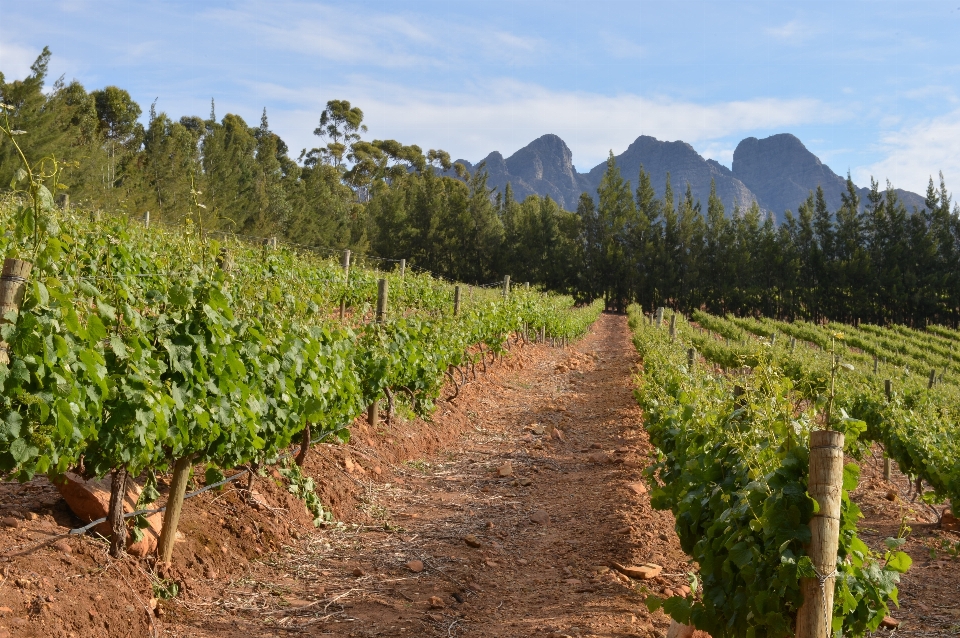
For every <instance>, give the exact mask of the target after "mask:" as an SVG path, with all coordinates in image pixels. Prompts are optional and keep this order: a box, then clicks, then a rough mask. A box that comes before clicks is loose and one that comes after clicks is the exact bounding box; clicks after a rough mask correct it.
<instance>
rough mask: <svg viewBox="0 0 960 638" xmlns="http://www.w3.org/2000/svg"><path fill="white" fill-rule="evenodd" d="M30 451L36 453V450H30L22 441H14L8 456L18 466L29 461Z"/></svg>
mask: <svg viewBox="0 0 960 638" xmlns="http://www.w3.org/2000/svg"><path fill="white" fill-rule="evenodd" d="M31 450H34V451H36V448H31V447H30V446H29V445H27V442H26V441H24V440H23V439H16V440H14V441H13V443H11V444H10V455H11V456H12V457H13V460H14V461H16V462H17V463H18V464H23V463H26V462H27V461H28V460H30V457H31V456H32V454H31V453H30V451H31Z"/></svg>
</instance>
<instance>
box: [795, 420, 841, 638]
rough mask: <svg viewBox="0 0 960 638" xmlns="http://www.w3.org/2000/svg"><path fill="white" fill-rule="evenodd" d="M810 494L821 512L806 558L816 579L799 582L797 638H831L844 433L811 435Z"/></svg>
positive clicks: (815, 519)
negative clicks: (808, 557) (808, 559)
mask: <svg viewBox="0 0 960 638" xmlns="http://www.w3.org/2000/svg"><path fill="white" fill-rule="evenodd" d="M807 493H808V494H810V497H811V498H813V499H815V500H816V501H817V503H818V504H819V506H820V511H819V512H817V513H816V514H814V515H813V518H812V519H810V545H809V547H808V548H807V554H808V555H809V556H810V560H812V561H813V566H814V568H816V570H817V574H818V577H817V578H803V579H801V580H800V590H801V592H802V593H803V605H802V606H801V607H800V611H799V612H798V613H797V632H796V635H797V638H829V637H830V636H831V635H832V633H833V631H832V629H831V621H832V618H833V588H834V582H835V580H836V569H837V546H838V545H839V544H840V498H841V495H842V493H843V433H842V432H836V431H833V430H817V431H815V432H811V433H810V475H809V477H808V480H807Z"/></svg>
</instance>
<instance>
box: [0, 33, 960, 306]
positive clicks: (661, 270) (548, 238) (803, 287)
mask: <svg viewBox="0 0 960 638" xmlns="http://www.w3.org/2000/svg"><path fill="white" fill-rule="evenodd" d="M50 55H51V54H50V51H49V49H46V48H45V49H44V51H43V53H42V54H41V55H40V56H39V57H38V58H37V60H36V62H34V64H33V65H32V67H31V72H30V74H29V75H28V76H27V77H26V78H25V79H23V80H15V81H11V82H7V81H6V79H5V78H4V76H3V74H2V73H0V97H2V100H3V103H4V104H6V105H8V106H9V110H7V111H6V112H7V115H8V117H9V118H10V121H11V124H12V125H13V126H14V128H16V129H19V130H22V131H24V133H23V134H22V135H21V136H20V137H19V138H18V142H20V144H21V146H22V147H23V148H24V150H25V152H26V155H27V157H29V158H33V159H39V158H42V157H47V156H55V157H56V158H57V159H58V160H59V161H60V162H61V163H62V165H63V166H64V173H63V176H62V181H63V182H64V183H65V184H66V185H67V186H68V188H67V190H66V192H67V193H68V194H69V196H70V198H71V202H73V203H74V204H82V205H84V206H87V207H91V208H101V209H104V210H110V211H113V212H119V213H121V214H128V215H130V216H136V217H140V216H142V215H143V213H144V212H146V211H150V214H151V221H152V222H153V221H154V220H156V221H159V222H161V223H183V222H184V221H186V220H188V219H189V220H191V221H193V220H199V221H200V223H202V224H203V226H204V228H205V229H216V230H222V231H227V232H234V233H238V234H243V235H248V236H252V237H278V238H280V239H281V240H286V241H290V242H294V243H297V244H301V245H307V246H320V247H326V248H329V249H334V250H339V249H343V248H350V249H351V250H353V251H355V252H364V253H369V254H371V255H374V256H379V257H384V258H390V259H400V258H404V259H406V260H407V263H408V264H410V265H411V266H414V267H419V268H423V269H426V270H430V271H432V272H434V273H437V274H440V275H443V276H446V277H449V278H453V279H457V280H459V281H464V282H468V283H488V282H492V281H495V280H498V279H500V278H502V277H503V276H504V275H506V274H509V275H511V277H512V278H513V280H514V281H518V282H522V281H529V282H531V284H534V285H540V286H543V287H545V288H548V289H551V290H557V291H561V292H566V293H570V294H574V295H575V296H577V297H578V298H580V299H582V300H584V301H586V300H591V299H595V298H598V297H602V298H604V299H605V300H606V303H607V306H608V307H609V308H611V309H615V310H623V309H624V308H625V307H626V306H627V305H628V304H629V303H632V302H637V303H640V304H641V305H642V306H643V307H644V308H646V309H648V310H649V309H651V308H653V307H657V306H669V307H672V308H674V309H677V310H681V311H690V310H692V309H695V308H702V309H705V310H708V311H710V312H714V313H727V312H731V313H734V314H739V315H744V314H763V315H767V316H772V317H778V318H783V319H794V318H803V319H811V320H815V321H818V320H822V319H825V318H829V319H834V320H839V321H848V322H857V321H861V320H862V321H870V322H874V323H887V322H899V323H908V324H912V325H917V324H923V323H924V322H929V321H935V322H940V323H947V324H951V325H956V324H957V322H958V321H960V221H958V219H960V213H958V210H957V207H956V206H953V207H951V198H950V195H949V193H948V191H947V189H946V186H945V184H944V182H943V177H942V175H941V178H940V184H939V187H938V186H936V185H935V184H934V182H933V180H932V179H931V181H930V185H929V187H928V189H927V195H926V202H925V207H924V208H923V209H922V210H917V209H914V210H910V211H908V210H907V209H906V207H905V206H904V204H903V203H902V202H901V201H900V200H899V198H898V197H897V195H896V193H895V192H894V190H893V188H892V187H890V185H889V184H888V185H887V188H885V189H881V188H880V186H879V185H878V184H877V183H876V182H875V181H873V180H871V187H872V188H871V192H870V194H869V195H868V197H867V200H866V201H860V198H859V196H858V194H857V192H856V189H855V188H854V185H853V183H852V181H851V180H850V178H849V176H848V178H847V192H846V193H845V194H844V196H843V199H842V205H841V207H840V208H839V209H838V210H836V211H830V210H828V208H827V205H826V202H825V200H824V197H823V193H822V191H820V190H818V191H817V192H815V193H810V196H809V198H808V199H807V200H806V201H805V202H804V203H803V204H802V205H801V206H800V207H799V208H798V210H797V211H796V212H793V211H787V212H786V213H785V221H783V222H782V223H779V224H778V223H776V222H775V219H774V217H773V216H772V215H771V214H769V212H767V211H762V210H760V208H759V207H758V206H757V205H756V204H755V203H754V204H753V205H752V206H750V207H744V208H737V209H735V210H733V211H727V210H725V209H724V206H723V203H722V202H721V201H720V199H719V198H718V197H717V196H716V193H715V192H712V193H711V195H710V197H709V198H708V201H707V202H706V206H705V207H704V206H702V204H701V202H700V201H698V200H696V199H695V198H694V197H693V195H692V193H691V190H690V187H689V185H686V189H685V192H683V194H680V195H677V194H675V193H674V190H673V187H672V184H671V183H670V178H669V175H668V176H667V184H666V192H665V195H664V197H663V198H658V197H656V194H655V191H654V188H653V185H652V183H651V181H650V177H649V175H648V174H647V173H646V172H645V171H644V170H643V168H642V167H641V170H640V173H639V175H638V176H637V181H636V184H637V187H636V189H634V188H633V187H632V186H631V183H630V181H628V180H627V179H625V178H624V177H623V176H622V175H621V173H620V171H619V168H618V167H617V165H616V162H615V161H614V159H613V155H612V153H611V156H610V158H609V159H608V162H607V168H606V171H605V174H604V177H603V180H602V182H601V184H600V186H599V188H598V189H597V192H596V193H584V194H583V195H582V196H581V198H580V200H579V202H578V206H577V210H576V211H565V210H563V209H562V208H561V207H560V206H559V205H558V204H557V203H556V202H555V201H553V200H552V199H550V198H549V197H538V196H535V195H532V196H529V197H527V198H525V199H524V200H523V201H517V200H515V199H514V197H513V194H512V192H511V189H510V187H509V185H508V186H507V187H506V188H505V189H504V190H503V192H495V191H494V189H491V188H490V187H489V186H488V184H487V174H486V172H485V170H484V169H483V167H482V165H481V166H480V167H479V168H478V169H477V170H475V171H474V172H473V173H472V174H471V173H469V172H468V171H467V170H466V169H465V167H464V166H462V165H460V164H453V163H451V161H450V156H449V154H448V153H446V152H444V151H443V150H438V149H431V150H428V151H426V152H424V151H423V149H421V148H420V147H419V146H417V145H406V144H402V143H400V142H398V141H395V140H379V139H369V137H368V136H366V135H365V134H366V133H367V132H368V130H367V127H366V126H365V124H364V122H363V119H364V118H363V112H362V110H361V109H360V108H358V107H356V106H354V105H351V104H350V103H349V102H347V101H343V100H331V101H330V102H328V103H327V104H326V106H325V108H324V109H323V110H322V112H321V113H320V115H319V121H318V126H317V127H316V129H315V130H314V133H315V135H316V136H317V137H318V138H319V142H318V146H317V147H315V148H312V149H309V150H308V149H304V150H303V151H302V152H301V153H299V155H298V156H297V157H296V159H294V158H292V157H291V155H290V149H289V148H288V146H287V145H286V144H285V143H284V141H283V140H282V139H281V138H280V137H279V136H278V135H277V134H276V133H274V132H273V131H272V130H271V129H270V125H269V120H268V118H267V112H266V110H264V112H263V116H262V117H261V120H260V123H259V125H257V126H251V125H249V124H248V123H247V122H245V121H244V120H243V118H241V117H240V116H238V115H235V114H227V115H225V116H223V117H222V118H220V119H218V118H217V115H216V109H215V103H214V102H213V101H211V108H210V113H209V115H208V116H207V117H206V118H203V117H200V116H196V115H193V116H183V117H180V118H179V119H178V120H174V119H173V118H171V117H170V116H168V115H167V114H166V113H163V112H157V110H156V108H155V106H154V105H151V106H150V108H149V110H148V113H147V117H146V118H145V119H146V123H145V124H143V123H141V116H142V114H143V111H142V109H141V107H140V105H138V104H137V103H136V102H135V101H134V100H133V99H132V98H131V96H130V94H129V93H128V92H127V91H125V90H123V89H121V88H119V87H115V86H108V87H106V88H104V89H98V90H93V91H87V90H86V89H85V88H84V87H83V86H82V85H81V84H80V83H79V82H76V81H73V82H69V83H67V82H65V81H64V80H63V78H60V79H58V80H56V81H55V82H53V83H52V85H50V87H49V90H45V86H46V83H47V73H48V65H49V60H50ZM18 168H19V158H18V157H17V156H16V155H15V153H14V150H13V148H12V145H11V144H9V143H4V144H0V184H2V185H4V186H6V185H8V184H9V185H10V187H11V188H12V189H13V190H16V188H17V183H16V175H17V169H18Z"/></svg>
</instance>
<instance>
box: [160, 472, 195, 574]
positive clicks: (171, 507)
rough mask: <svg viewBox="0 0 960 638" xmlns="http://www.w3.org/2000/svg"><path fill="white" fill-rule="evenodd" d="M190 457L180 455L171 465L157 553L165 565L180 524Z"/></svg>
mask: <svg viewBox="0 0 960 638" xmlns="http://www.w3.org/2000/svg"><path fill="white" fill-rule="evenodd" d="M191 461H192V457H190V456H182V457H180V458H179V459H177V462H176V464H175V465H174V466H173V480H172V481H171V482H170V495H169V496H168V497H167V511H166V512H164V514H163V529H162V530H160V543H159V546H158V547H157V554H158V555H159V556H160V562H162V563H165V564H167V565H169V564H170V559H171V558H173V544H174V543H175V542H176V540H177V526H178V525H179V524H180V512H181V511H183V495H184V494H186V493H187V480H188V479H189V478H190V469H191V468H190V462H191Z"/></svg>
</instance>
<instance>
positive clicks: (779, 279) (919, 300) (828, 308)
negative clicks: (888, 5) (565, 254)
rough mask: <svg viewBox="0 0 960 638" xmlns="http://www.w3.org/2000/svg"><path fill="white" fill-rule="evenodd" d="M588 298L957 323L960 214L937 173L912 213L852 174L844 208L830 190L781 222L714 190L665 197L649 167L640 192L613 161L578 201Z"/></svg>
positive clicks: (619, 303) (616, 303) (790, 315)
mask: <svg viewBox="0 0 960 638" xmlns="http://www.w3.org/2000/svg"><path fill="white" fill-rule="evenodd" d="M578 217H579V218H580V219H581V220H582V224H583V233H582V236H583V251H584V252H583V272H584V281H583V282H582V283H581V290H582V291H583V292H584V293H585V294H587V296H591V295H598V296H599V295H603V296H604V297H605V298H606V299H607V300H608V304H609V305H611V306H613V307H617V308H622V307H623V306H624V305H625V304H627V303H629V302H631V301H637V302H639V303H641V304H643V305H644V306H645V307H647V308H651V307H655V306H659V305H666V306H671V307H674V308H676V309H680V310H691V309H694V308H703V309H707V310H709V311H711V312H716V313H726V312H731V313H734V314H738V315H744V314H762V315H766V316H772V317H778V318H784V319H795V318H802V319H812V320H815V321H819V320H822V319H826V318H829V319H833V320H838V321H845V322H853V323H856V322H859V321H869V322H873V323H889V322H897V323H908V324H912V325H916V324H923V323H925V322H939V323H947V324H951V325H957V322H958V321H960V210H958V208H957V207H956V206H953V208H951V197H950V194H949V192H948V190H947V187H946V184H945V183H944V180H943V175H942V174H941V175H940V184H939V188H938V187H937V186H935V184H934V182H933V180H932V179H931V180H930V184H929V186H928V188H927V193H926V201H925V207H924V208H923V209H922V210H916V209H915V210H912V211H908V210H907V209H906V207H905V206H904V204H903V202H902V201H900V199H899V198H898V196H897V193H896V191H895V190H894V188H893V187H892V186H891V185H890V184H889V183H888V184H887V187H886V189H881V188H880V187H879V184H878V183H877V182H876V181H875V180H871V190H870V193H869V194H868V197H867V201H863V202H862V201H860V197H859V195H858V193H857V189H856V187H855V186H854V184H853V182H852V181H851V179H850V177H849V176H848V177H847V189H846V192H845V193H844V194H843V196H842V204H841V207H840V208H839V210H836V211H830V210H828V208H827V205H826V201H825V198H824V194H823V191H822V190H821V189H819V188H818V189H817V192H816V193H810V195H809V197H808V198H807V200H806V201H805V202H803V203H802V204H801V205H800V206H799V208H798V210H797V211H796V214H794V212H793V211H786V213H785V221H784V222H783V223H782V224H779V225H777V224H775V222H774V218H773V216H772V215H770V214H767V213H764V212H762V211H761V210H760V209H759V208H758V207H757V205H756V204H755V203H754V205H753V206H752V207H750V208H749V209H745V210H744V209H739V208H738V209H736V210H734V211H733V212H732V214H731V215H728V214H727V211H725V210H724V206H723V203H722V202H721V201H720V199H719V198H718V197H717V196H716V192H715V190H711V194H710V197H709V199H708V201H707V206H706V211H703V210H702V207H701V203H700V202H699V201H696V200H694V198H693V196H692V195H691V192H690V188H689V186H688V187H687V189H686V193H685V194H684V195H683V196H682V197H679V198H676V200H675V198H674V195H673V189H672V187H671V184H670V178H669V175H668V176H667V184H666V192H665V195H664V198H663V199H662V200H661V199H658V198H657V197H656V196H655V194H654V190H653V187H652V184H651V183H650V178H649V176H648V175H647V174H646V173H645V172H644V171H643V169H642V168H641V171H640V175H639V179H638V187H637V189H636V191H633V190H632V189H631V186H630V183H629V182H628V181H626V180H624V179H623V177H622V176H621V174H620V171H619V169H618V168H617V166H616V164H615V162H614V160H613V157H612V155H611V157H610V159H609V160H608V162H607V170H606V172H605V174H604V178H603V180H602V182H601V184H600V187H599V189H598V192H597V198H596V202H595V201H594V199H593V198H591V197H589V196H587V195H586V194H585V195H584V196H581V199H580V202H579V206H578Z"/></svg>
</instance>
